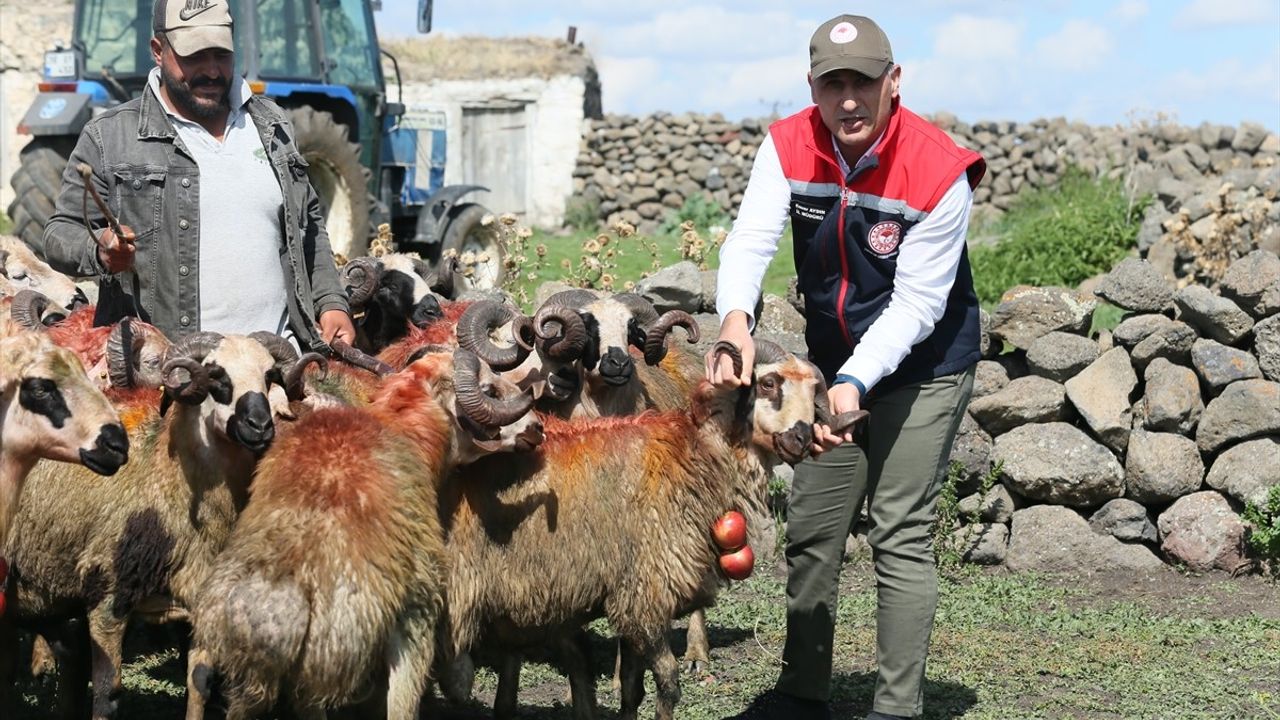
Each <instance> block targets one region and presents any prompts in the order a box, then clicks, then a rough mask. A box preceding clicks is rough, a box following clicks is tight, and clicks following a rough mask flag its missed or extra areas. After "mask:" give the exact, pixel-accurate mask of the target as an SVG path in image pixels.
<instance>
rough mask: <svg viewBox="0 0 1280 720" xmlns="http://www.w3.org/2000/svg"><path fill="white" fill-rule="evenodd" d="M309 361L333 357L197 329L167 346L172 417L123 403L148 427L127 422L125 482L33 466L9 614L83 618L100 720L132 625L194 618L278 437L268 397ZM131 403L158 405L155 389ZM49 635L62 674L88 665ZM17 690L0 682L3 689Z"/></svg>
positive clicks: (68, 697) (43, 622)
mask: <svg viewBox="0 0 1280 720" xmlns="http://www.w3.org/2000/svg"><path fill="white" fill-rule="evenodd" d="M272 337H274V336H272ZM264 343H265V344H264ZM309 363H319V364H321V365H323V363H324V360H323V359H322V358H321V357H320V356H318V355H316V354H314V353H308V354H306V355H303V356H302V357H301V358H298V357H297V356H296V354H295V353H294V351H293V349H292V347H289V346H288V344H287V343H285V342H283V341H278V338H277V339H275V340H273V339H270V338H268V337H266V336H258V337H257V338H251V337H245V336H239V335H226V336H223V335H218V334H216V333H209V332H199V333H194V334H192V335H189V336H187V337H185V338H183V339H181V340H180V341H178V342H177V343H175V344H174V345H173V346H171V347H170V348H169V349H168V351H167V352H166V354H165V359H164V362H163V363H162V364H161V377H162V385H163V390H161V391H159V392H160V393H162V399H161V403H162V405H163V406H164V408H165V410H166V411H165V412H163V413H156V412H154V410H153V409H152V411H151V412H150V413H147V412H145V410H147V408H146V407H144V406H142V405H139V406H137V407H135V406H128V407H122V408H120V414H121V416H122V417H123V416H126V415H135V414H137V415H138V416H140V417H143V418H144V420H142V421H140V422H137V423H135V424H132V425H131V426H130V424H129V423H126V426H127V431H128V433H129V435H128V438H129V445H130V447H131V448H133V450H132V452H131V453H130V458H129V464H128V465H125V466H124V467H123V468H121V470H120V471H119V472H118V473H117V475H116V479H115V481H113V482H112V483H104V482H100V481H95V479H94V478H93V477H91V475H90V474H89V472H88V471H87V470H82V469H80V468H68V467H67V466H65V465H51V464H41V465H38V466H37V467H36V468H35V470H33V471H32V477H33V478H34V479H36V480H37V481H38V482H35V483H33V484H32V485H31V486H29V487H28V490H29V492H26V493H24V495H23V497H22V499H21V501H20V503H19V507H18V513H17V516H16V517H15V520H14V528H13V532H12V533H11V534H10V537H9V544H8V549H7V550H8V554H9V558H10V559H11V561H12V562H13V564H14V567H16V568H18V569H19V571H20V572H18V573H15V575H14V577H16V588H15V592H17V593H18V596H20V597H21V598H22V602H21V603H20V604H18V606H17V608H16V612H15V613H14V618H13V619H14V620H15V621H16V622H17V623H18V624H19V625H20V626H21V625H29V626H38V627H41V628H45V629H51V628H53V629H56V628H59V627H62V626H61V625H60V622H61V621H63V620H66V619H68V618H69V617H71V616H72V615H77V614H80V613H84V614H87V616H88V620H89V622H88V626H89V634H90V638H91V640H92V642H93V646H94V648H95V652H93V653H92V671H93V678H95V680H97V681H96V682H94V683H93V714H94V716H95V717H107V716H109V715H110V714H111V713H112V711H113V709H114V706H115V704H116V698H117V697H118V695H119V692H120V685H119V678H120V669H121V661H122V650H123V646H122V643H123V639H124V635H125V630H126V628H127V625H128V623H129V622H130V620H131V619H142V620H146V621H150V622H167V621H170V620H185V619H187V611H188V609H189V608H190V607H192V603H193V602H194V601H195V599H196V597H197V596H198V595H200V594H201V593H204V592H206V584H205V579H206V575H207V572H208V570H209V565H210V561H211V560H212V558H213V557H214V556H216V555H217V554H218V552H219V551H220V550H221V549H222V545H223V543H225V541H226V539H227V537H228V535H229V534H230V532H231V528H232V526H233V524H234V523H235V520H236V516H237V514H238V513H239V511H240V510H241V509H242V508H243V507H244V504H245V502H246V501H247V499H248V496H249V483H250V480H251V478H252V476H253V472H254V468H255V467H256V465H257V462H258V460H259V458H260V457H261V456H262V454H263V453H264V452H265V451H266V450H267V449H268V448H269V447H270V446H271V445H272V443H273V442H275V441H276V426H275V421H274V418H273V416H272V412H271V407H270V405H269V403H268V400H267V395H268V392H269V388H270V387H271V386H273V385H283V386H284V387H285V389H286V390H296V388H298V387H299V386H300V385H299V383H298V381H297V378H298V377H299V376H300V373H301V372H302V366H303V365H305V364H309ZM127 397H129V398H132V399H133V400H132V401H134V402H138V403H144V402H146V403H151V404H152V405H154V403H155V393H147V392H143V391H138V392H135V393H132V394H129V395H128V396H127ZM135 410H137V411H139V412H136V413H135ZM32 489H34V492H31V491H30V490H32ZM11 580H12V579H11ZM5 636H6V635H5V633H3V632H0V637H5ZM50 639H51V640H55V641H57V640H61V641H62V642H53V643H51V644H52V645H53V646H54V647H55V648H60V651H59V652H61V653H63V654H61V655H59V657H58V660H59V664H60V665H61V666H62V668H63V669H64V670H67V671H72V670H74V669H76V668H79V667H81V662H86V661H85V659H84V658H80V657H74V651H75V649H76V648H78V647H79V643H78V642H75V641H74V638H70V637H61V638H59V637H54V638H50ZM0 651H8V648H0ZM66 653H72V655H70V656H69V655H67V654H66ZM11 681H12V678H4V677H0V687H12V682H11ZM87 688H88V683H65V684H63V685H62V686H61V687H60V689H59V690H60V692H61V693H64V694H63V695H62V697H61V699H60V700H59V707H60V708H82V707H85V704H84V703H83V700H82V698H80V697H79V696H80V695H81V694H82V693H83V692H84V691H86V690H87Z"/></svg>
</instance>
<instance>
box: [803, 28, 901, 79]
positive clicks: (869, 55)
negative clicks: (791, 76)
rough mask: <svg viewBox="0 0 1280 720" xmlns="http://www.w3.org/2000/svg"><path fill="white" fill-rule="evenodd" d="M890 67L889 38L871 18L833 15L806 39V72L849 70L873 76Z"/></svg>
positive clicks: (890, 51)
mask: <svg viewBox="0 0 1280 720" xmlns="http://www.w3.org/2000/svg"><path fill="white" fill-rule="evenodd" d="M892 66H893V49H892V48H890V47H889V38H888V37H887V36H886V35H885V34H884V31H883V30H881V29H880V26H879V25H877V24H876V23H875V21H874V20H872V19H871V18H867V17H863V16H861V15H837V16H836V17H833V18H831V19H830V20H828V21H826V22H824V23H822V25H821V26H819V27H818V29H817V31H816V32H814V33H813V37H812V38H811V39H810V40H809V74H811V75H812V76H813V77H815V78H816V77H820V76H822V75H825V74H827V73H829V72H831V71H832V70H853V71H854V72H859V73H862V74H863V75H866V76H867V77H873V78H877V77H880V76H881V75H883V74H884V71H885V70H888V69H889V68H890V67H892Z"/></svg>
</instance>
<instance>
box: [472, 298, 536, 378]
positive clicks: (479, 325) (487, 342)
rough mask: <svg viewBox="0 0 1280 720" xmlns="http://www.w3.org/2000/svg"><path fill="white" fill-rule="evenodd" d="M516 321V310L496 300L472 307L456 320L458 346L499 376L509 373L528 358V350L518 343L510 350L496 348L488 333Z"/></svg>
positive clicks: (478, 303)
mask: <svg viewBox="0 0 1280 720" xmlns="http://www.w3.org/2000/svg"><path fill="white" fill-rule="evenodd" d="M517 317H519V314H518V313H517V312H516V311H515V309H513V308H512V307H510V306H508V305H504V304H502V303H500V302H497V301H495V300H481V301H478V302H475V303H472V304H471V305H470V306H469V307H468V308H467V309H466V310H465V311H463V313H462V317H460V318H458V328H457V330H456V332H457V336H458V345H459V346H461V347H463V348H465V349H466V350H469V351H470V352H472V353H475V355H476V356H477V357H479V358H480V359H481V360H484V361H485V363H486V364H487V365H488V366H489V367H491V368H493V369H494V370H497V371H498V372H502V371H504V370H510V369H512V368H514V367H516V366H518V365H519V364H520V363H522V362H524V359H525V358H527V357H529V350H528V349H527V348H526V347H525V346H524V345H523V344H521V343H519V342H517V343H515V344H513V345H511V346H510V347H498V346H497V345H495V344H494V342H493V340H492V339H491V337H490V333H492V332H493V331H494V330H495V329H497V328H499V327H502V326H503V325H505V324H507V323H509V322H512V321H513V320H514V319H515V318H517ZM513 332H514V328H513Z"/></svg>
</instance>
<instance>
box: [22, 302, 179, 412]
mask: <svg viewBox="0 0 1280 720" xmlns="http://www.w3.org/2000/svg"><path fill="white" fill-rule="evenodd" d="M94 314H95V308H94V307H93V306H86V307H82V308H78V309H76V310H75V311H73V312H72V313H71V314H70V315H66V316H65V317H63V314H62V312H61V311H60V310H59V309H58V308H57V306H55V305H54V304H53V303H52V302H51V301H50V300H49V299H48V298H46V297H45V296H44V295H42V294H41V293H37V292H35V291H34V290H22V291H20V292H19V293H17V294H16V295H15V296H14V297H12V298H0V336H3V335H6V334H12V333H14V332H23V331H28V330H40V331H43V332H45V333H46V334H48V336H49V339H50V340H52V341H53V342H54V344H56V345H58V346H59V347H63V348H66V349H68V350H70V351H72V352H73V353H75V354H76V356H77V357H78V358H79V359H80V362H81V363H82V364H83V365H84V366H85V369H86V371H87V373H88V375H89V378H90V379H91V380H92V381H93V382H94V384H95V385H97V386H98V388H100V389H103V390H106V389H108V388H144V387H150V388H158V387H160V384H161V377H160V365H161V363H162V362H163V360H164V354H165V353H166V352H167V351H168V348H169V346H170V342H169V339H168V338H166V337H165V336H164V334H163V333H161V332H160V330H159V329H158V328H156V327H155V326H154V325H151V324H149V323H146V322H143V321H141V320H138V319H137V318H131V317H125V318H122V319H121V320H120V321H118V322H116V323H113V324H111V325H107V326H104V327H94V324H93V321H94Z"/></svg>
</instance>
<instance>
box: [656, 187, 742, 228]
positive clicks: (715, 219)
mask: <svg viewBox="0 0 1280 720" xmlns="http://www.w3.org/2000/svg"><path fill="white" fill-rule="evenodd" d="M687 222H691V223H693V227H694V228H696V229H698V230H701V231H707V230H710V229H711V228H713V227H720V228H725V229H728V227H729V213H727V212H725V211H724V208H722V207H720V204H719V203H717V202H716V201H715V200H712V199H711V198H710V197H708V196H706V195H704V194H702V193H694V194H693V195H690V196H689V197H688V198H687V199H686V200H685V201H684V205H681V206H680V209H679V210H674V211H672V212H670V213H667V217H666V218H665V219H664V220H663V221H662V224H661V225H660V226H658V232H657V234H658V235H677V236H678V235H680V234H681V233H682V232H683V229H682V228H681V227H680V226H681V225H683V224H685V223H687Z"/></svg>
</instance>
